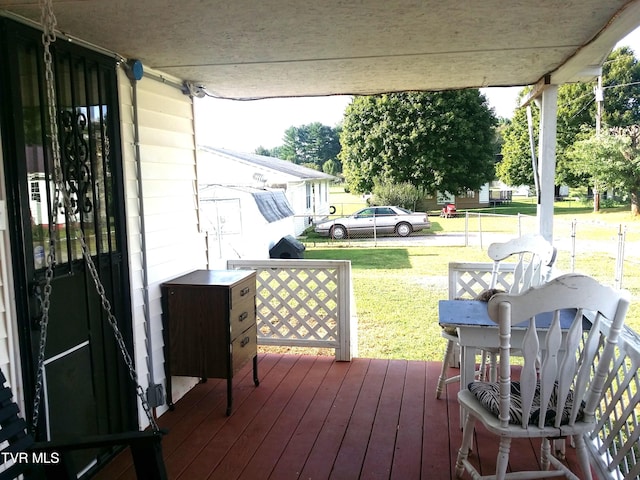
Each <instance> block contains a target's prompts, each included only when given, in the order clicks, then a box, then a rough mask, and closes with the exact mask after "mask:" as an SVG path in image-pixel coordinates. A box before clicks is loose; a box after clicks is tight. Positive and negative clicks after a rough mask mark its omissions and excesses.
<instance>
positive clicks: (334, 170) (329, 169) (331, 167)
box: [322, 159, 340, 176]
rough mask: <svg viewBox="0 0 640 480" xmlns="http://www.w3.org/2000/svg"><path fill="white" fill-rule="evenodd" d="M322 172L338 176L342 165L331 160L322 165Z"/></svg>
mask: <svg viewBox="0 0 640 480" xmlns="http://www.w3.org/2000/svg"><path fill="white" fill-rule="evenodd" d="M322 171H323V172H324V173H327V174H329V175H333V176H337V175H338V174H339V173H340V165H339V164H338V161H337V160H334V159H329V160H327V161H326V162H324V163H323V164H322Z"/></svg>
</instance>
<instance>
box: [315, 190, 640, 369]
mask: <svg viewBox="0 0 640 480" xmlns="http://www.w3.org/2000/svg"><path fill="white" fill-rule="evenodd" d="M330 195H331V204H332V205H335V206H336V208H337V210H338V211H337V212H336V213H337V214H339V215H343V214H349V213H352V212H353V211H355V210H357V209H359V208H361V207H362V206H364V205H365V204H366V203H365V200H364V198H362V197H361V196H357V195H351V194H348V193H345V192H344V190H343V188H342V186H339V185H338V186H334V187H333V188H332V190H331V192H330ZM535 202H536V200H535V198H525V197H516V198H515V199H514V202H512V203H511V204H509V205H505V206H503V207H495V208H488V209H480V210H474V211H470V212H469V215H468V218H467V217H466V215H465V212H463V213H462V215H461V216H459V217H458V218H453V219H443V218H440V217H438V216H434V217H431V222H432V227H431V229H430V230H429V231H428V232H421V233H425V234H427V235H440V234H445V233H460V232H464V231H465V229H468V231H469V232H470V233H477V232H479V231H482V232H493V233H496V232H498V233H504V234H505V238H509V237H508V236H506V235H509V236H516V235H517V234H518V233H519V232H520V231H522V232H532V231H537V225H536V223H535V222H536V219H535V216H536V208H537V207H536V204H535ZM478 213H482V214H483V215H478ZM518 213H519V214H520V217H519V216H518ZM573 223H575V225H576V227H577V228H576V239H577V240H576V241H577V242H585V241H598V240H607V241H608V242H609V245H611V247H608V249H609V250H610V252H609V253H600V252H597V251H594V252H589V253H584V254H577V255H576V257H575V259H574V264H575V270H576V271H578V272H582V273H585V274H588V275H592V276H594V277H596V278H598V279H599V280H600V281H602V282H604V283H607V284H612V283H613V278H614V271H615V250H616V241H617V233H618V232H619V230H620V226H621V225H622V226H624V228H625V229H626V240H627V242H632V241H634V242H635V241H640V218H633V217H631V215H630V212H629V208H628V207H617V208H607V209H603V210H602V211H601V212H600V213H593V211H592V208H591V207H590V206H587V205H584V204H582V203H581V202H579V201H577V200H572V201H563V202H556V204H555V215H554V237H556V238H564V239H569V238H571V234H572V224H573ZM323 242H326V243H323ZM306 246H307V250H306V252H305V258H310V259H347V260H351V265H352V278H353V282H354V292H355V297H356V307H357V312H358V320H359V332H358V334H359V348H360V356H361V357H371V358H405V359H415V360H435V361H440V360H441V359H442V353H443V348H444V341H443V340H442V339H441V337H440V327H439V326H438V314H437V305H438V300H441V299H444V298H447V295H448V294H447V273H448V263H449V262H450V261H452V260H457V261H481V262H485V261H487V260H488V259H487V257H486V253H485V252H486V248H487V247H488V244H485V245H483V249H480V248H479V247H478V246H471V247H457V246H433V247H425V246H416V247H389V246H388V244H387V245H385V246H384V247H382V246H378V247H369V248H364V247H358V245H357V243H349V242H348V241H347V242H329V241H328V240H327V239H320V238H316V236H315V235H314V234H313V233H311V234H309V237H308V238H307V245H306ZM629 255H634V256H635V257H634V258H633V259H631V260H629V261H625V265H624V278H623V286H624V288H627V289H629V290H630V291H631V293H632V295H633V302H632V305H631V308H630V311H629V314H628V316H627V319H628V320H627V324H628V325H629V326H630V327H632V328H633V329H634V330H635V331H636V332H640V305H638V298H639V297H640V261H639V260H638V254H637V253H636V252H631V251H629V249H627V255H626V257H627V258H628V257H629ZM556 265H557V268H558V269H559V270H560V271H565V272H569V271H571V258H570V255H569V252H568V251H560V252H559V254H558V261H557V263H556Z"/></svg>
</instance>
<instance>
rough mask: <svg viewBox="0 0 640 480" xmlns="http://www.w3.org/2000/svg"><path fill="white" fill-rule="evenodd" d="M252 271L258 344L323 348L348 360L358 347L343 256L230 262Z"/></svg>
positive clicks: (348, 268) (231, 265)
mask: <svg viewBox="0 0 640 480" xmlns="http://www.w3.org/2000/svg"><path fill="white" fill-rule="evenodd" d="M227 266H228V268H235V269H237V268H243V269H252V270H256V272H257V275H256V282H257V285H256V319H257V323H258V343H260V344H261V345H279V346H304V347H325V348H334V349H335V350H336V358H337V359H339V360H350V359H351V356H352V355H353V354H354V352H355V349H356V348H357V340H356V332H357V326H356V321H357V320H356V318H355V315H353V311H354V309H353V302H352V291H351V263H350V262H348V261H342V260H298V259H291V260H276V259H274V260H230V261H229V262H228V263H227Z"/></svg>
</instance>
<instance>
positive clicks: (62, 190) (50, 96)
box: [32, 0, 160, 434]
mask: <svg viewBox="0 0 640 480" xmlns="http://www.w3.org/2000/svg"><path fill="white" fill-rule="evenodd" d="M41 7H42V18H41V23H42V26H43V33H42V44H43V46H44V64H45V83H46V89H47V90H46V93H47V101H48V113H49V122H47V124H48V125H49V126H50V128H51V131H50V135H51V148H52V157H53V181H54V184H55V192H54V198H53V207H52V210H51V215H55V214H56V212H57V210H58V205H57V202H58V198H59V196H60V195H62V198H63V202H64V209H65V212H66V213H67V214H68V215H69V220H70V223H72V224H77V225H79V227H78V230H79V232H78V237H79V239H80V246H81V247H82V256H83V258H84V260H85V263H86V265H87V268H88V270H89V273H90V274H91V278H92V279H93V283H94V285H95V288H96V292H97V293H98V295H99V296H100V300H101V303H102V308H103V310H104V311H105V313H106V314H107V318H108V321H109V325H110V326H111V329H112V330H113V334H114V337H115V339H116V343H117V344H118V348H119V350H120V354H121V355H122V358H123V360H124V362H125V364H126V365H127V368H128V369H129V377H130V378H131V380H132V381H133V383H134V385H135V386H136V394H137V396H138V398H139V399H140V403H141V404H142V408H143V410H144V412H145V415H146V416H147V419H148V420H149V424H150V425H151V428H152V429H153V430H154V431H156V432H157V431H159V430H160V429H159V427H158V424H157V423H156V420H155V418H154V416H153V413H152V411H151V407H150V405H149V402H148V401H147V397H146V395H145V393H144V389H143V388H142V386H141V385H140V382H139V381H138V373H137V372H136V369H135V365H134V364H133V360H132V358H131V355H130V354H129V352H128V350H127V347H126V344H125V341H124V338H123V336H122V332H120V329H119V328H118V321H117V319H116V317H115V315H114V314H113V311H112V310H113V309H112V307H111V303H110V302H109V299H108V298H107V296H106V293H105V289H104V285H103V284H102V281H101V280H100V276H99V274H98V269H97V268H96V265H95V263H94V261H93V258H92V257H91V252H90V250H89V247H88V246H87V243H86V239H85V236H84V230H83V229H82V225H81V223H80V222H79V221H78V218H77V217H76V213H74V209H73V206H72V200H71V195H70V193H69V189H68V188H67V187H66V182H65V181H64V180H63V174H62V161H61V157H60V142H59V136H58V133H59V132H58V120H57V106H56V95H55V81H54V77H53V57H52V55H51V48H50V47H51V44H52V43H53V42H55V41H56V33H55V28H56V25H57V22H56V18H55V15H54V12H53V2H52V0H42V1H41ZM50 223H51V224H53V222H50ZM55 243H56V241H55V236H54V234H53V231H50V232H49V253H48V255H47V269H46V272H45V285H44V289H43V293H44V295H43V298H42V300H41V308H42V317H41V320H40V342H39V350H38V369H37V375H36V388H35V397H34V402H33V422H32V431H33V433H34V434H35V431H36V429H37V426H38V418H39V413H40V399H41V396H42V385H43V374H44V356H45V347H46V343H47V327H48V324H49V308H50V298H51V280H52V279H53V269H54V266H55V262H56V253H55Z"/></svg>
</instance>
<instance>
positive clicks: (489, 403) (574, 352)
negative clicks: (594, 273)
mask: <svg viewBox="0 0 640 480" xmlns="http://www.w3.org/2000/svg"><path fill="white" fill-rule="evenodd" d="M628 307H629V295H628V292H625V291H619V290H614V289H612V288H610V287H607V286H604V285H601V284H600V283H598V282H597V281H596V280H594V279H593V278H591V277H588V276H584V275H576V274H569V275H563V276H560V277H558V278H556V279H554V280H551V281H549V282H548V283H546V284H544V285H541V286H538V287H534V288H531V289H530V290H528V291H526V292H524V293H522V294H519V295H510V294H506V293H499V294H497V295H494V296H493V297H492V298H491V300H489V303H488V312H489V316H490V317H491V319H492V320H493V321H495V322H496V323H498V325H499V333H497V335H499V338H500V360H499V379H498V382H497V383H490V382H472V383H470V384H469V386H468V388H465V389H463V390H461V391H460V392H459V393H458V400H459V402H460V405H461V406H462V407H464V409H465V411H466V412H467V418H466V422H465V425H464V432H463V439H462V446H461V447H460V450H459V452H458V458H457V462H456V475H457V477H458V478H460V477H461V476H462V474H463V472H464V470H467V471H469V472H470V473H471V476H472V477H473V478H474V479H481V478H482V479H496V480H502V479H509V478H518V479H528V478H547V477H554V476H565V477H566V478H571V479H574V480H578V478H582V479H588V480H591V478H592V476H591V470H590V467H589V459H588V453H587V448H586V445H585V440H584V437H583V436H584V435H585V434H587V433H588V432H590V431H591V430H592V429H593V428H594V426H595V409H596V407H597V406H598V405H599V404H600V402H601V401H602V400H603V399H602V397H603V391H604V383H605V380H606V379H607V378H609V374H610V373H611V372H610V370H611V369H613V368H614V362H612V361H611V360H612V358H613V355H614V350H615V348H616V343H617V340H618V336H619V333H620V331H621V329H622V326H623V323H624V318H625V315H626V313H627V309H628ZM545 312H546V314H547V315H549V314H550V315H551V317H549V318H551V319H552V321H551V324H550V327H549V329H548V330H546V329H545V330H539V329H538V328H536V316H539V315H541V314H545ZM587 319H588V320H587ZM589 321H591V323H589ZM521 322H528V327H527V329H526V333H525V336H524V340H523V344H522V355H523V357H524V366H523V367H522V370H521V373H520V381H519V382H515V381H512V378H511V364H510V352H511V348H510V339H511V327H512V325H517V324H519V323H521ZM600 322H610V323H611V326H610V328H609V333H608V336H607V338H606V341H605V346H604V350H603V351H602V353H601V354H600V355H598V354H597V352H598V346H599V342H600V330H601V329H600V328H599V327H600ZM567 324H568V325H567ZM585 326H586V328H585ZM567 327H568V328H567ZM539 358H540V359H541V360H542V362H541V365H540V367H539V368H538V365H537V360H538V359H539ZM476 421H480V422H482V423H483V424H484V426H485V427H486V428H487V430H489V431H490V432H491V433H494V434H495V435H497V436H498V437H499V438H500V446H499V449H498V459H497V463H496V474H495V475H490V476H483V477H481V476H480V475H479V473H478V472H477V470H476V468H475V467H474V466H473V465H472V464H471V462H470V461H469V460H468V455H469V449H470V446H471V442H472V436H473V432H474V428H475V424H476ZM523 437H524V438H541V440H542V448H541V459H540V463H541V469H542V471H532V472H515V473H506V471H507V465H508V463H509V451H510V445H511V439H512V438H523ZM566 437H573V439H574V442H575V445H576V450H577V452H576V453H577V457H578V460H579V463H580V467H581V469H582V476H581V477H578V476H577V475H576V474H574V473H573V472H571V470H570V469H569V468H568V467H567V466H566V465H564V464H563V463H562V462H561V461H560V460H558V459H557V458H555V457H553V456H552V455H551V448H550V440H553V439H557V438H566ZM550 465H553V467H555V469H556V470H552V471H547V470H548V468H549V466H550Z"/></svg>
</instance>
